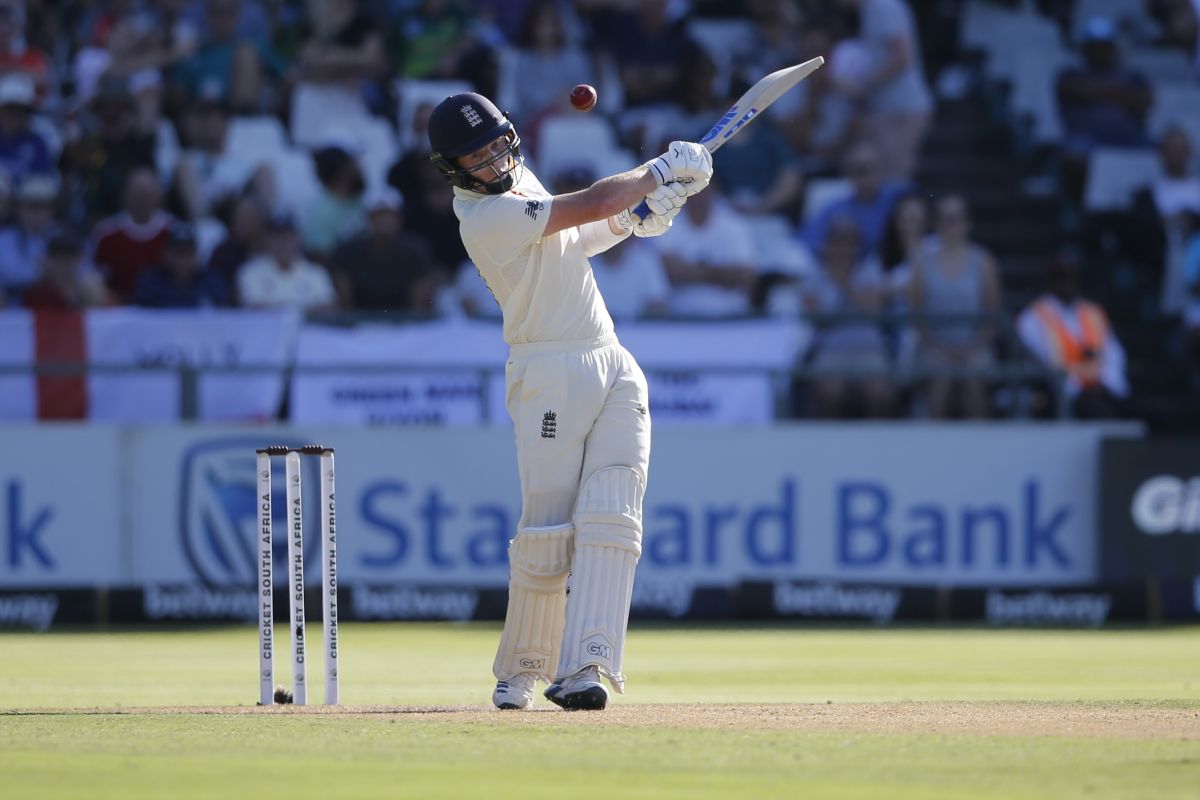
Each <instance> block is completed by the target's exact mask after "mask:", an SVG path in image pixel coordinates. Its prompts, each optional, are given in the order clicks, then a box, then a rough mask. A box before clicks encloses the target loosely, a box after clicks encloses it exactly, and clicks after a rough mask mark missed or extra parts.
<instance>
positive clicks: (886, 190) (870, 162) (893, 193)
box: [803, 144, 911, 257]
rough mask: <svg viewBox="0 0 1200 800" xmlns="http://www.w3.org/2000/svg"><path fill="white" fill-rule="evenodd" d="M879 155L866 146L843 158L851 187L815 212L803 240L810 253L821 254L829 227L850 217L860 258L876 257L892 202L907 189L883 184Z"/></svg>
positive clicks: (901, 183) (905, 185)
mask: <svg viewBox="0 0 1200 800" xmlns="http://www.w3.org/2000/svg"><path fill="white" fill-rule="evenodd" d="M881 169H882V165H881V163H880V160H879V153H878V152H877V151H876V149H875V148H874V147H873V146H872V145H869V144H859V145H856V146H855V147H854V148H853V149H852V150H851V151H850V152H849V154H848V155H847V156H846V174H847V176H848V177H849V178H850V183H851V184H852V185H853V191H852V192H851V194H850V196H849V197H846V198H843V199H841V200H835V201H833V202H832V203H830V204H829V205H827V206H825V207H824V208H820V209H817V210H816V214H815V216H813V217H812V219H811V221H810V222H809V223H808V226H807V228H805V230H804V235H803V239H804V241H805V243H806V244H807V245H808V247H809V249H810V250H812V252H814V253H821V252H824V249H825V236H826V234H827V233H828V230H829V226H830V224H831V223H832V222H833V221H834V220H837V219H841V218H843V217H850V218H851V219H853V220H854V222H855V223H856V224H857V225H858V229H859V231H860V232H861V236H862V239H861V250H860V255H861V256H864V257H865V256H868V255H878V254H879V248H880V245H881V244H882V242H883V234H884V230H885V229H886V228H887V221H888V216H889V215H890V214H891V212H892V205H893V204H894V203H895V202H896V198H898V197H899V196H900V195H902V194H904V193H905V192H906V191H908V190H909V189H911V185H910V184H909V183H908V181H901V180H884V179H883V174H882V172H881Z"/></svg>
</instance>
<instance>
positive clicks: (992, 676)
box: [0, 624, 1200, 800]
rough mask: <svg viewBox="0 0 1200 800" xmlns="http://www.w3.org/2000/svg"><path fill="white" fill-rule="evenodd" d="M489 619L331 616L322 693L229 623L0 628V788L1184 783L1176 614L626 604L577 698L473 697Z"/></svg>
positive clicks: (1185, 675) (976, 791)
mask: <svg viewBox="0 0 1200 800" xmlns="http://www.w3.org/2000/svg"><path fill="white" fill-rule="evenodd" d="M498 633H499V628H498V626H496V625H484V624H469V625H451V624H407V625H400V624H395V625H392V624H372V625H349V624H348V625H343V627H342V631H341V646H342V653H341V655H342V659H341V661H342V663H341V665H340V669H341V674H342V702H343V704H344V705H343V707H341V709H339V710H338V711H337V712H335V713H328V712H327V710H324V709H322V708H321V707H317V706H312V707H309V709H307V710H305V709H255V708H254V707H253V704H254V700H255V699H256V688H257V685H256V668H257V661H256V655H255V629H254V628H253V627H252V626H251V627H238V628H207V629H201V628H195V629H193V628H188V629H178V630H169V631H167V630H163V629H139V630H122V629H117V630H109V631H105V632H92V631H88V632H57V633H51V634H23V633H22V634H17V633H3V634H0V796H3V797H5V798H9V797H11V798H14V800H15V799H16V798H22V799H23V798H67V797H87V798H109V797H112V798H159V797H169V798H172V800H176V799H179V800H183V799H184V798H201V797H214V798H215V797H222V798H226V797H251V796H253V797H260V798H261V797H281V798H341V797H346V798H375V797H379V798H384V797H387V798H396V797H434V798H441V797H445V798H460V797H461V798H475V797H480V798H482V797H487V798H509V797H511V798H522V800H532V799H534V798H556V800H563V799H564V798H565V799H566V800H570V799H571V798H577V797H603V798H606V800H616V799H617V798H625V797H635V798H660V797H687V798H727V797H754V798H773V797H797V798H814V797H836V798H868V797H869V798H943V797H955V798H959V797H961V798H1000V797H1030V798H1069V797H1080V798H1089V799H1094V798H1132V797H1150V798H1154V799H1155V800H1162V798H1176V797H1178V798H1190V799H1191V800H1196V799H1197V798H1200V628H1196V627H1176V628H1162V629H1117V630H1102V631H1049V630H1048V631H1016V630H996V631H989V630H977V629H949V628H947V629H904V628H899V629H895V628H893V629H873V628H820V627H812V628H794V627H785V626H753V627H750V626H736V627H735V626H723V627H716V626H711V627H705V626H702V627H661V626H650V625H640V626H636V625H635V627H634V629H633V630H632V631H631V634H630V641H629V646H628V648H627V655H626V671H627V672H628V673H629V675H630V681H629V693H628V694H627V695H625V696H618V697H616V698H615V699H614V701H613V703H612V705H611V706H610V708H609V710H608V711H606V712H603V713H600V714H587V713H574V714H568V713H565V712H560V711H557V710H550V709H552V708H553V707H552V706H549V704H539V710H538V711H536V712H529V713H516V712H510V713H501V712H498V711H494V710H491V709H490V703H489V700H488V698H489V693H490V690H491V675H490V667H491V659H492V655H493V652H494V647H495V644H496V641H497V637H498ZM318 634H319V626H316V625H312V626H310V628H309V638H310V642H311V643H313V644H315V643H317V642H319V641H320V639H319V638H318ZM280 644H281V645H284V644H285V642H283V641H282V640H281V642H280ZM284 656H285V653H284V648H283V647H282V646H281V647H280V651H279V653H277V659H278V662H282V661H284ZM318 658H319V657H318ZM278 662H277V669H278V670H279V671H280V674H279V676H278V678H279V682H286V679H287V678H288V677H289V675H288V673H287V665H286V663H278ZM319 667H320V664H319V661H318V662H314V663H313V664H311V665H310V675H311V677H312V678H313V684H312V685H311V686H310V687H309V696H310V697H311V698H316V699H319V698H320V697H321V696H322V692H321V685H320V683H319V680H318V679H319V677H320V669H319Z"/></svg>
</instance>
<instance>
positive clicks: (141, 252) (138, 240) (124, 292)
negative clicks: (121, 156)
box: [92, 169, 175, 303]
mask: <svg viewBox="0 0 1200 800" xmlns="http://www.w3.org/2000/svg"><path fill="white" fill-rule="evenodd" d="M124 200H125V202H124V208H123V210H122V211H121V212H120V213H118V214H116V215H114V216H112V217H109V218H108V219H106V220H103V221H102V222H100V223H99V224H98V225H96V227H95V229H94V230H93V231H92V240H93V242H94V250H93V254H92V262H93V263H94V264H95V266H96V268H97V269H98V270H99V271H100V274H101V275H103V276H104V278H105V281H106V282H107V283H108V287H109V289H111V290H112V292H113V294H114V295H115V296H116V297H117V299H118V300H119V301H120V302H122V303H128V302H131V301H132V300H133V296H134V291H135V289H136V287H137V282H138V280H139V278H140V277H141V274H142V273H143V272H145V271H146V270H147V269H150V268H152V267H155V266H158V265H159V264H161V263H162V260H163V250H164V248H165V246H166V243H167V233H168V228H169V227H170V225H171V223H172V222H174V221H175V220H174V217H172V216H171V215H170V214H168V213H167V212H165V211H163V209H162V187H161V186H160V185H159V182H158V176H157V175H155V174H154V171H153V170H150V169H137V170H135V171H134V172H133V173H131V174H130V176H129V180H128V181H127V182H126V185H125V192H124Z"/></svg>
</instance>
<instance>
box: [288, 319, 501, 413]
mask: <svg viewBox="0 0 1200 800" xmlns="http://www.w3.org/2000/svg"><path fill="white" fill-rule="evenodd" d="M507 353H508V349H507V347H506V346H505V344H504V340H503V338H502V335H501V330H500V327H499V326H498V325H496V324H493V323H490V322H473V321H469V320H438V321H435V322H428V323H413V324H409V325H387V326H376V325H359V326H356V327H353V328H334V327H328V326H323V325H305V326H303V327H302V328H301V329H300V337H299V341H298V343H297V347H296V365H297V370H296V374H295V377H294V378H293V379H292V402H291V419H292V421H293V422H297V423H305V424H320V423H326V424H328V423H333V424H347V425H379V424H424V425H480V424H483V423H485V422H487V421H488V419H489V415H492V416H493V417H494V416H495V414H496V413H497V412H498V413H499V415H500V419H501V420H507V415H506V413H505V412H504V377H503V369H504V361H505V358H506V357H507ZM345 367H349V368H350V369H339V368H345ZM447 368H450V369H447ZM497 392H498V393H499V403H498V405H497V404H496V403H495V401H494V397H495V395H496V393H497ZM489 397H491V398H493V399H491V400H490V399H489Z"/></svg>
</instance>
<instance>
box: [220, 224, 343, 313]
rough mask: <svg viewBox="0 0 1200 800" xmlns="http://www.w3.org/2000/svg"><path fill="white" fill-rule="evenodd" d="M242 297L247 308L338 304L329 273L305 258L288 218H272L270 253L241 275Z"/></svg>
mask: <svg viewBox="0 0 1200 800" xmlns="http://www.w3.org/2000/svg"><path fill="white" fill-rule="evenodd" d="M238 296H239V297H240V298H241V302H242V305H243V306H249V307H252V308H291V309H296V310H298V311H310V310H317V309H323V308H331V307H332V306H334V304H335V303H336V302H337V293H336V291H335V290H334V288H333V281H332V280H330V277H329V273H328V272H327V271H326V270H325V268H324V267H322V266H320V265H319V264H314V263H312V262H311V261H308V260H307V259H305V258H304V254H303V251H302V250H301V247H300V237H299V235H297V233H296V226H295V223H294V222H293V221H292V219H291V217H289V216H287V215H276V216H274V217H272V218H271V220H270V222H269V223H268V225H267V234H266V252H264V253H263V254H262V255H260V256H256V257H254V258H252V259H250V260H249V261H247V262H246V264H245V265H244V266H243V267H242V269H241V271H240V272H239V273H238Z"/></svg>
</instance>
